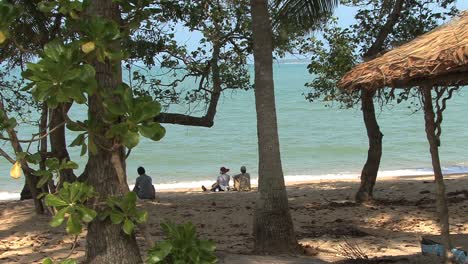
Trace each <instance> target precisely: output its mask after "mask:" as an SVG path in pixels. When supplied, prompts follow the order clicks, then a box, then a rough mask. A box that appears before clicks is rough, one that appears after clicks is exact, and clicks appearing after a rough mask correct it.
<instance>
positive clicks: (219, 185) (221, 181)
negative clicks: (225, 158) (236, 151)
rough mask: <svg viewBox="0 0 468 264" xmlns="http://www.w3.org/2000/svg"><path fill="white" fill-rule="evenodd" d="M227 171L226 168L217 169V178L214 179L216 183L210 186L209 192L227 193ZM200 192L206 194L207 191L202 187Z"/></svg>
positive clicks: (229, 178) (229, 177) (228, 178)
mask: <svg viewBox="0 0 468 264" xmlns="http://www.w3.org/2000/svg"><path fill="white" fill-rule="evenodd" d="M228 172H229V169H228V168H226V167H221V169H219V176H218V178H217V179H216V182H215V183H213V185H211V189H210V191H212V192H220V191H229V181H230V180H231V176H229V174H227V173H228ZM202 190H203V191H204V192H206V191H207V190H208V189H207V188H206V187H205V186H203V185H202Z"/></svg>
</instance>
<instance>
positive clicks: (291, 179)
mask: <svg viewBox="0 0 468 264" xmlns="http://www.w3.org/2000/svg"><path fill="white" fill-rule="evenodd" d="M400 171H401V170H400ZM428 176H433V173H427V174H426V173H424V174H407V175H385V174H384V175H379V176H377V182H379V181H392V180H397V179H403V178H412V179H418V178H423V177H428ZM444 176H468V172H454V173H445V174H444ZM284 178H285V185H286V187H293V186H296V185H304V184H316V183H324V182H325V183H326V182H359V181H360V175H358V174H338V175H332V176H330V175H323V177H320V176H313V175H312V176H311V175H294V176H285V177H284ZM257 180H258V179H257V178H253V179H252V181H251V185H252V188H253V189H256V188H257V187H258V182H257ZM213 182H214V180H213V181H206V180H203V181H194V182H177V183H163V184H153V186H154V187H155V189H156V193H174V192H175V193H183V192H201V186H202V185H205V186H211V184H212V183H213ZM231 183H232V182H231ZM181 185H185V187H179V186H181ZM231 185H232V184H231ZM133 187H134V184H129V188H130V190H132V189H133ZM19 199H20V192H5V191H0V202H6V201H17V200H19Z"/></svg>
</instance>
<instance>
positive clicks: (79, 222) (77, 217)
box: [45, 182, 97, 235]
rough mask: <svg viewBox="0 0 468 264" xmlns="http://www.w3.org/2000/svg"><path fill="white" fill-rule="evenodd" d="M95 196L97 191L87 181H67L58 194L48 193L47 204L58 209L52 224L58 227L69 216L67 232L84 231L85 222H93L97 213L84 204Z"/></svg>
mask: <svg viewBox="0 0 468 264" xmlns="http://www.w3.org/2000/svg"><path fill="white" fill-rule="evenodd" d="M94 196H96V193H95V191H94V189H93V187H91V186H89V185H87V184H86V183H82V182H74V183H68V182H65V183H64V184H63V188H61V189H60V190H59V191H58V193H57V194H47V195H46V197H45V203H46V205H47V206H52V207H54V208H55V209H56V210H57V213H56V214H55V216H54V217H53V218H52V221H51V222H50V225H51V226H52V227H58V226H60V225H61V224H62V223H63V222H64V221H65V219H66V218H67V219H68V220H67V225H66V230H67V233H68V234H73V235H78V234H79V233H81V231H82V228H83V223H84V224H87V223H89V222H91V221H92V220H93V219H94V218H95V217H96V215H97V213H96V211H94V210H93V209H90V208H88V207H86V206H85V205H84V204H85V203H86V201H88V200H89V199H91V198H93V197H94Z"/></svg>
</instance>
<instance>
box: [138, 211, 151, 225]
mask: <svg viewBox="0 0 468 264" xmlns="http://www.w3.org/2000/svg"><path fill="white" fill-rule="evenodd" d="M147 220H148V212H146V211H139V212H137V213H136V222H137V223H139V224H141V223H144V222H146V221H147Z"/></svg>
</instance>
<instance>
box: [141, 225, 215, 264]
mask: <svg viewBox="0 0 468 264" xmlns="http://www.w3.org/2000/svg"><path fill="white" fill-rule="evenodd" d="M161 227H162V229H163V231H164V233H165V235H166V240H164V241H162V242H160V243H157V244H156V245H154V247H153V248H151V249H150V251H149V252H148V258H147V263H149V264H152V263H168V264H169V263H170V264H177V263H179V264H182V263H183V264H209V263H216V262H217V258H216V255H215V254H214V251H215V249H216V246H215V244H214V242H213V241H210V240H200V239H198V237H197V234H196V230H195V227H194V226H193V225H192V224H191V223H187V224H183V225H176V224H173V223H163V224H161Z"/></svg>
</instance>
